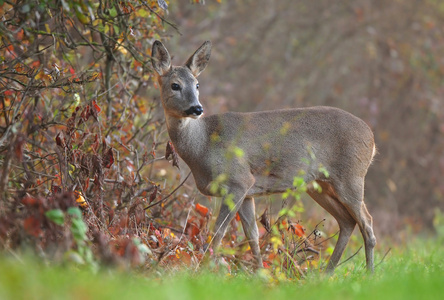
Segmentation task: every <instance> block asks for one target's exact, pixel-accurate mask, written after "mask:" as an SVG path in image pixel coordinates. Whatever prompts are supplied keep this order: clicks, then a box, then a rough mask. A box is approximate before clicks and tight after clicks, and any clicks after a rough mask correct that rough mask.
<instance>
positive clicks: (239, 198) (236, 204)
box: [209, 186, 249, 250]
mask: <svg viewBox="0 0 444 300" xmlns="http://www.w3.org/2000/svg"><path fill="white" fill-rule="evenodd" d="M248 189H249V188H240V187H236V188H233V186H231V187H230V188H229V190H228V191H229V192H228V193H227V196H225V197H224V199H223V200H222V205H221V207H220V211H219V215H218V216H217V219H216V224H215V226H214V236H213V239H212V241H211V242H210V245H209V247H212V248H213V250H216V249H217V247H218V246H219V245H220V242H221V241H222V238H223V237H224V235H225V232H226V231H227V227H228V225H229V224H230V222H231V220H233V218H234V217H235V216H236V213H237V212H238V211H239V209H240V207H241V206H242V203H243V201H244V199H245V195H246V194H247V191H248Z"/></svg>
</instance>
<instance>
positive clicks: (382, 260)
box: [375, 248, 392, 268]
mask: <svg viewBox="0 0 444 300" xmlns="http://www.w3.org/2000/svg"><path fill="white" fill-rule="evenodd" d="M391 250H392V248H389V249H388V250H387V252H385V254H384V256H383V257H382V259H381V261H380V262H379V263H378V264H377V265H376V266H375V268H377V267H378V266H379V265H380V264H382V263H383V262H384V259H385V257H386V256H387V254H389V252H390V251H391Z"/></svg>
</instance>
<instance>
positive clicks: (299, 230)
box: [287, 224, 305, 237]
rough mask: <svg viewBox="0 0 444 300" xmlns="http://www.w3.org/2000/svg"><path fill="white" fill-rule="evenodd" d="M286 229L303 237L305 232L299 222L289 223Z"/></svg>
mask: <svg viewBox="0 0 444 300" xmlns="http://www.w3.org/2000/svg"><path fill="white" fill-rule="evenodd" d="M287 230H288V231H292V232H293V233H294V234H296V235H297V236H298V237H303V236H304V234H305V230H304V227H302V225H301V224H290V226H289V227H288V229H287Z"/></svg>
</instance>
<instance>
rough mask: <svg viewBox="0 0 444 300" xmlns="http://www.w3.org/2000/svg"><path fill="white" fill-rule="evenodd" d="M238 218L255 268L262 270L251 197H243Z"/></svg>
mask: <svg viewBox="0 0 444 300" xmlns="http://www.w3.org/2000/svg"><path fill="white" fill-rule="evenodd" d="M239 216H240V219H241V222H242V227H243V228H244V232H245V236H246V237H247V240H248V243H249V244H250V247H251V252H253V255H254V258H255V259H256V263H257V267H258V268H262V266H263V264H262V257H261V250H260V248H259V230H258V228H257V224H256V213H255V208H254V199H253V198H252V197H245V200H244V202H243V203H242V205H241V207H240V209H239Z"/></svg>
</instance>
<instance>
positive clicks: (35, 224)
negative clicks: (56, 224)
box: [23, 217, 42, 237]
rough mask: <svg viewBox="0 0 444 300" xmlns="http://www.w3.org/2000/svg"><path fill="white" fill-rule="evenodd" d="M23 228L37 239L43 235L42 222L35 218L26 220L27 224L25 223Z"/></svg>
mask: <svg viewBox="0 0 444 300" xmlns="http://www.w3.org/2000/svg"><path fill="white" fill-rule="evenodd" d="M23 227H24V228H25V231H26V232H27V233H28V234H29V235H32V236H35V237H39V236H40V234H41V233H42V230H41V228H40V220H39V219H37V218H35V217H28V218H26V219H25V222H24V223H23Z"/></svg>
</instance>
